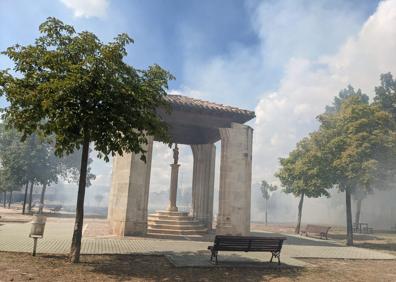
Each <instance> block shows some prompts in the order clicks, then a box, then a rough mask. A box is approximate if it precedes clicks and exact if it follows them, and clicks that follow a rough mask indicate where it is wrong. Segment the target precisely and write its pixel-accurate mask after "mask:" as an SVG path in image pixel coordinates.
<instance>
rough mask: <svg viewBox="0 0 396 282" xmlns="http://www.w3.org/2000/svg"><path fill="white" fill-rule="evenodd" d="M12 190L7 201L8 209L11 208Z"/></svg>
mask: <svg viewBox="0 0 396 282" xmlns="http://www.w3.org/2000/svg"><path fill="white" fill-rule="evenodd" d="M11 201H12V190H11V191H10V198H9V199H8V208H11Z"/></svg>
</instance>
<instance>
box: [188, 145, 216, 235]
mask: <svg viewBox="0 0 396 282" xmlns="http://www.w3.org/2000/svg"><path fill="white" fill-rule="evenodd" d="M191 150H192V152H193V157H194V166H193V182H192V213H193V217H194V219H197V220H199V221H200V222H201V223H203V224H204V225H205V227H207V228H208V230H211V229H212V220H213V192H214V174H215V159H216V146H215V145H214V144H199V145H191Z"/></svg>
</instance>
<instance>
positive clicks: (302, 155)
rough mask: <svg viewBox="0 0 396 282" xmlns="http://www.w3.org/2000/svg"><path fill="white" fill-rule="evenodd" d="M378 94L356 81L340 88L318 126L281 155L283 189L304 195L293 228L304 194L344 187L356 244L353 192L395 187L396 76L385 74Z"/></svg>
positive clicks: (315, 194) (363, 194) (357, 194)
mask: <svg viewBox="0 0 396 282" xmlns="http://www.w3.org/2000/svg"><path fill="white" fill-rule="evenodd" d="M380 81H381V83H380V85H379V86H377V87H375V97H374V99H373V101H372V102H371V103H370V101H369V97H368V96H367V95H366V94H364V93H362V91H361V90H360V89H359V90H357V91H356V90H355V89H354V88H353V87H352V86H348V88H346V89H344V90H342V91H341V92H340V93H339V95H338V96H337V97H335V98H334V101H333V103H332V105H330V106H327V107H326V109H325V112H324V113H323V114H321V115H319V116H318V117H317V119H318V121H319V123H320V126H319V129H318V130H317V131H315V132H312V133H311V134H309V136H308V137H305V138H304V139H303V140H301V141H300V142H298V143H297V146H296V148H295V149H294V150H293V151H292V152H290V154H289V156H288V157H286V158H281V159H280V164H281V167H280V169H279V171H278V172H277V173H276V176H277V177H278V178H279V180H280V182H281V184H282V186H283V188H284V189H283V191H284V192H286V193H292V194H293V195H294V196H296V197H300V202H299V205H298V219H297V225H296V229H295V232H296V233H299V232H300V226H301V217H302V209H303V201H304V197H309V198H316V197H321V196H326V197H329V190H330V189H332V188H336V189H338V190H339V191H341V192H345V207H346V226H347V245H353V223H352V205H351V196H352V195H353V196H354V197H355V199H356V200H357V205H356V207H357V208H356V213H355V224H357V223H359V220H360V210H361V205H362V200H363V199H364V198H365V197H366V196H367V195H368V194H370V193H373V192H374V191H375V190H381V189H391V188H392V189H394V188H395V187H396V186H395V183H396V182H395V180H396V80H395V79H394V78H393V76H392V74H390V73H386V74H382V75H381V78H380Z"/></svg>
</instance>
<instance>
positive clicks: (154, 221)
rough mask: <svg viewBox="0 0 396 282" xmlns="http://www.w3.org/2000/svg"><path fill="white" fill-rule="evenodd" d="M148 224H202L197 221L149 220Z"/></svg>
mask: <svg viewBox="0 0 396 282" xmlns="http://www.w3.org/2000/svg"><path fill="white" fill-rule="evenodd" d="M147 223H148V224H151V223H152V224H169V225H183V226H184V225H199V224H200V222H199V221H197V220H174V219H158V218H149V219H148V220H147Z"/></svg>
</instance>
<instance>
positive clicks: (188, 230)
mask: <svg viewBox="0 0 396 282" xmlns="http://www.w3.org/2000/svg"><path fill="white" fill-rule="evenodd" d="M147 233H148V234H149V235H153V234H161V235H204V234H207V233H208V229H207V228H206V227H205V226H204V225H203V224H201V223H200V222H199V221H197V220H195V219H194V218H193V217H191V216H189V215H188V212H179V211H157V212H156V213H154V214H150V215H149V216H148V222H147Z"/></svg>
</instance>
